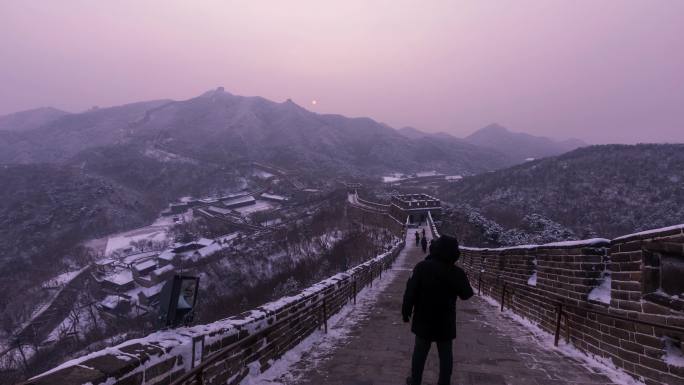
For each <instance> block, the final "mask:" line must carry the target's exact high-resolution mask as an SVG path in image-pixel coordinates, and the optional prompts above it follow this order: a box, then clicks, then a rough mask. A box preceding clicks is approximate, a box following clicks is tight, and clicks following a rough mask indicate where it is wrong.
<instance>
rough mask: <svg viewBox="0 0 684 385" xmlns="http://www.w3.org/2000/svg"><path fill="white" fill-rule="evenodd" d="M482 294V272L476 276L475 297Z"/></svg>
mask: <svg viewBox="0 0 684 385" xmlns="http://www.w3.org/2000/svg"><path fill="white" fill-rule="evenodd" d="M480 293H482V272H480V274H479V275H478V276H477V295H480Z"/></svg>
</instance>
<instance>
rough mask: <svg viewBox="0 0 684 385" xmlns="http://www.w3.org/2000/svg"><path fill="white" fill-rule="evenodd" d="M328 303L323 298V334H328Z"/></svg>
mask: <svg viewBox="0 0 684 385" xmlns="http://www.w3.org/2000/svg"><path fill="white" fill-rule="evenodd" d="M327 305H328V302H327V301H326V299H325V297H323V330H324V332H325V334H328V306H327Z"/></svg>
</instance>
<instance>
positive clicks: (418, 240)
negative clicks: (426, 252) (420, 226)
mask: <svg viewBox="0 0 684 385" xmlns="http://www.w3.org/2000/svg"><path fill="white" fill-rule="evenodd" d="M418 245H420V234H419V233H418V231H417V230H416V246H418Z"/></svg>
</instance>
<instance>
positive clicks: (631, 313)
mask: <svg viewBox="0 0 684 385" xmlns="http://www.w3.org/2000/svg"><path fill="white" fill-rule="evenodd" d="M461 255H462V256H461V261H460V264H461V265H462V266H463V267H464V268H465V270H466V271H467V272H468V274H469V276H470V279H471V281H472V283H473V285H474V286H475V287H476V288H477V286H481V288H480V289H481V290H482V291H483V292H484V293H485V294H487V295H490V296H491V297H493V298H495V299H497V300H498V301H501V298H502V297H503V298H504V301H505V306H506V308H509V309H511V310H512V311H513V312H515V313H517V314H519V315H521V316H523V317H525V318H527V319H529V320H531V321H532V322H534V323H536V324H538V325H539V326H540V327H541V328H542V329H545V330H547V331H549V332H550V333H554V332H555V329H556V326H557V325H556V322H557V314H558V313H557V306H558V304H559V303H562V304H563V305H564V311H565V314H567V317H563V319H562V324H561V330H562V331H563V333H562V334H563V335H565V334H566V332H567V330H569V337H570V341H571V342H572V344H573V345H574V346H575V347H577V348H578V349H580V350H582V351H584V352H586V353H589V354H593V355H596V356H599V357H603V358H607V359H610V360H612V362H613V364H615V365H616V366H618V367H620V368H622V369H623V370H624V371H626V372H627V373H629V374H631V375H632V376H634V377H635V378H638V379H642V380H643V381H645V382H646V384H648V385H655V384H673V385H674V384H683V383H684V367H683V366H679V365H681V364H678V362H684V360H682V357H684V355H683V354H682V353H683V352H682V341H683V340H684V335H682V334H681V333H679V332H677V331H672V330H664V329H659V328H658V327H653V326H649V325H646V324H640V323H634V322H630V321H628V320H621V319H616V318H612V317H606V316H601V315H597V314H596V313H592V312H591V311H596V312H600V313H604V314H605V313H607V314H609V315H614V316H618V317H624V318H626V319H634V320H640V321H644V322H649V323H654V324H660V325H667V326H672V327H675V328H677V327H678V328H683V327H684V312H683V311H682V310H683V308H684V306H683V305H684V301H683V300H684V298H681V297H682V296H681V294H682V292H683V291H684V286H682V283H681V281H682V280H683V279H682V277H683V276H682V275H681V274H678V273H680V272H681V269H682V268H683V266H684V225H679V226H673V227H668V228H663V229H656V230H652V231H647V232H643V233H637V234H630V235H627V236H623V237H619V238H616V239H613V240H607V239H591V240H586V241H573V242H559V243H551V244H546V245H525V246H517V247H509V248H497V249H483V248H469V247H462V248H461ZM673 272H674V273H675V274H673ZM670 281H672V282H670ZM504 283H505V287H506V289H505V290H506V295H505V296H502V294H503V291H504ZM568 327H569V328H568Z"/></svg>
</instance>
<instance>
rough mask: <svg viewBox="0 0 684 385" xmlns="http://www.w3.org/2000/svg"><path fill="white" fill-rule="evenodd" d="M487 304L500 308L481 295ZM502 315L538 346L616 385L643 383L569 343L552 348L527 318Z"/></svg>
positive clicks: (547, 335)
mask: <svg viewBox="0 0 684 385" xmlns="http://www.w3.org/2000/svg"><path fill="white" fill-rule="evenodd" d="M481 297H482V298H483V299H484V300H485V301H486V302H487V303H489V304H490V305H492V306H494V307H497V308H498V307H499V306H501V305H500V304H499V303H498V302H497V301H496V300H495V299H494V298H491V297H489V296H487V295H484V294H483V295H482V296H481ZM503 315H504V316H505V317H508V318H510V319H513V320H515V321H516V322H518V323H519V324H520V325H522V326H524V327H525V328H527V329H528V330H529V331H530V332H532V334H533V335H534V341H535V342H536V343H537V344H539V346H541V347H543V348H544V349H550V350H556V351H558V352H559V353H561V354H563V355H565V356H567V357H571V358H574V359H576V360H579V361H581V362H583V363H584V364H586V365H587V366H589V367H591V368H594V369H596V370H598V371H599V372H600V373H603V374H605V375H606V376H608V378H610V379H611V380H612V381H613V382H615V383H616V384H621V385H644V383H643V382H641V381H637V380H635V379H634V378H632V377H631V376H630V375H629V374H627V373H625V372H624V371H622V370H621V369H620V368H618V367H617V366H615V365H614V364H613V362H612V360H610V359H606V358H603V357H598V356H595V355H593V354H588V353H584V352H582V351H580V350H579V349H577V348H575V347H574V346H573V345H572V344H571V343H566V342H565V341H563V340H562V339H561V341H559V342H558V346H557V347H556V346H554V336H553V335H551V334H550V333H548V332H546V331H545V330H543V329H541V328H540V327H539V326H538V325H537V324H535V323H534V322H532V321H530V320H528V319H527V318H524V317H521V316H519V315H517V314H515V313H513V312H512V311H511V310H510V309H506V310H504V312H503Z"/></svg>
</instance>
